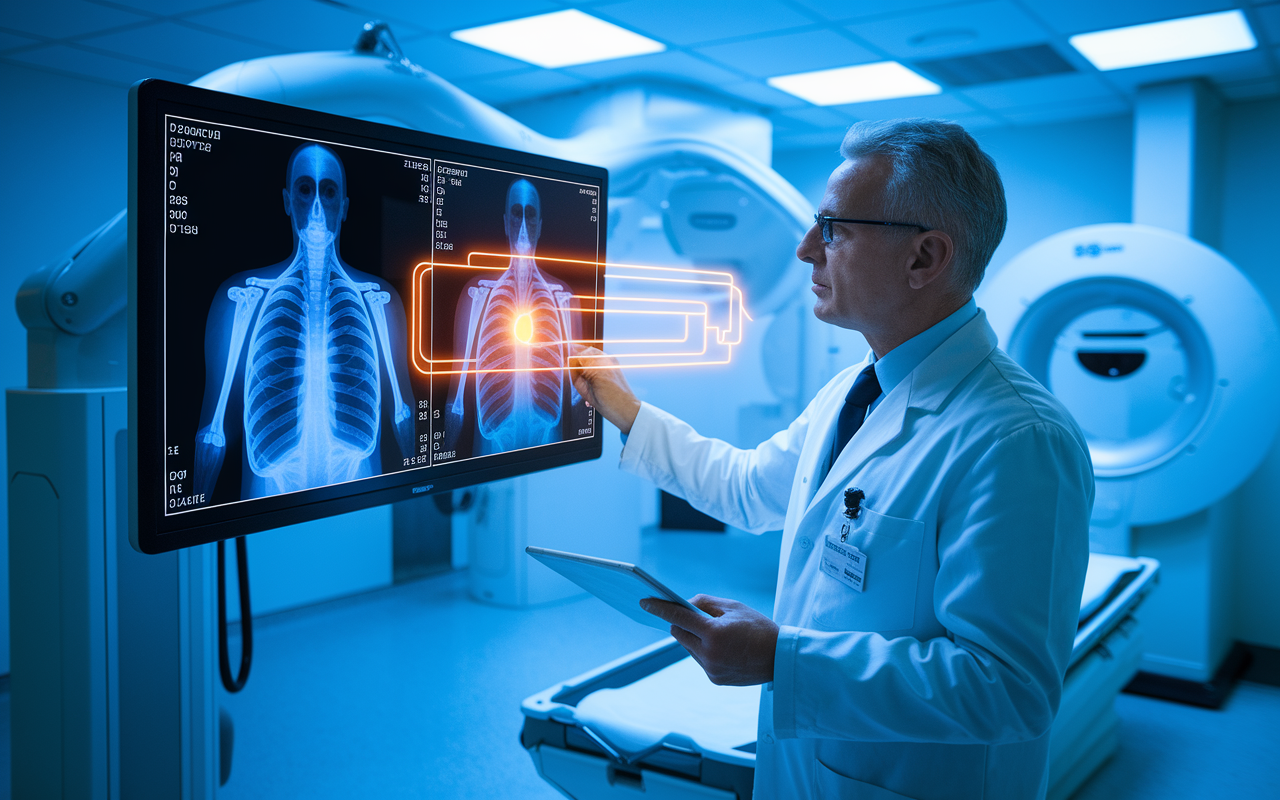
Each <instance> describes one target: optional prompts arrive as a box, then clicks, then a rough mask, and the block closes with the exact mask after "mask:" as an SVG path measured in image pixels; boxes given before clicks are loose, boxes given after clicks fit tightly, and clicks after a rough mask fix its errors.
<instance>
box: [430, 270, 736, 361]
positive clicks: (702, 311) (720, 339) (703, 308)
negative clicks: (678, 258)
mask: <svg viewBox="0 0 1280 800" xmlns="http://www.w3.org/2000/svg"><path fill="white" fill-rule="evenodd" d="M487 257H491V258H494V259H500V260H503V261H507V262H509V261H510V259H511V255H510V254H509V253H486V252H483V251H473V252H471V253H468V254H467V263H466V264H455V263H432V262H429V261H423V262H421V263H419V264H417V265H416V266H415V267H414V270H413V278H412V280H413V285H412V287H411V289H412V291H411V295H412V317H413V319H412V337H413V341H415V342H417V343H418V344H417V347H414V348H412V349H413V350H414V352H413V359H412V360H413V362H414V363H413V366H414V368H415V369H417V370H418V372H419V373H421V374H423V375H460V374H464V373H471V374H482V373H488V372H553V371H557V372H558V371H563V370H567V369H569V367H568V366H567V365H566V366H563V367H541V368H530V367H526V368H518V369H488V370H481V369H476V368H467V367H466V366H462V367H461V368H460V369H458V368H455V369H446V370H439V369H437V368H436V367H437V365H446V364H448V365H457V364H460V365H465V364H468V363H470V362H473V361H474V360H475V359H468V358H453V359H432V358H430V357H428V356H426V355H424V354H423V353H421V348H422V345H423V344H424V342H423V331H422V323H423V316H424V315H423V313H422V305H423V302H424V301H423V299H422V295H424V294H426V293H425V292H422V291H420V288H421V284H422V281H423V279H424V278H425V277H426V275H427V273H431V272H434V270H435V268H436V267H441V268H445V269H470V270H476V271H478V272H479V271H496V272H503V271H505V270H506V269H507V268H508V266H509V264H503V265H494V266H485V265H478V264H473V263H472V262H473V259H476V258H487ZM538 261H539V262H550V263H564V264H581V265H590V266H592V267H593V268H596V269H599V268H600V267H602V266H603V267H604V268H605V270H606V272H607V273H608V275H609V277H610V278H613V279H615V280H616V279H621V280H637V281H648V282H656V283H680V284H702V285H706V286H723V287H726V288H728V290H729V298H728V299H729V309H728V313H727V314H726V316H727V317H728V323H729V325H728V327H727V328H721V327H719V326H716V325H710V324H708V323H709V321H710V319H709V318H710V310H709V308H708V306H707V304H706V303H705V302H702V301H699V300H685V299H677V298H661V297H631V296H619V295H613V296H608V295H601V296H593V295H572V297H573V299H576V300H586V301H590V305H591V306H598V305H602V304H604V303H605V302H606V301H608V302H610V303H616V302H618V301H622V302H637V303H665V304H684V305H691V306H694V307H695V308H697V309H699V310H690V311H680V310H653V311H647V310H642V309H626V308H599V307H589V308H578V309H573V310H572V313H577V314H588V313H597V314H605V313H609V314H647V315H654V316H683V317H684V328H685V332H684V337H683V338H682V339H665V338H653V339H649V338H645V339H608V338H602V339H571V340H566V341H556V342H547V343H546V344H550V345H554V344H590V345H597V346H601V347H603V346H605V345H608V344H682V343H692V342H691V339H693V337H692V332H691V331H690V328H689V318H690V317H700V318H701V319H702V337H701V338H702V342H701V347H700V349H698V350H695V351H687V352H678V351H677V352H671V351H670V350H667V351H663V352H655V353H618V354H612V355H609V354H606V355H604V356H579V358H614V359H636V358H664V357H665V358H673V357H674V358H680V357H684V358H686V359H688V358H694V359H696V358H698V357H699V356H704V355H707V352H708V346H709V341H708V340H709V339H710V334H711V331H713V330H714V331H715V342H716V344H717V345H719V346H723V347H727V348H728V352H727V354H726V357H725V359H723V360H715V361H707V360H694V361H689V360H683V361H670V362H665V363H656V364H617V365H616V366H615V365H605V366H603V367H601V368H609V369H613V368H618V369H621V368H626V369H640V368H652V367H677V366H698V365H713V364H728V363H730V361H731V357H732V348H733V347H734V346H736V345H740V344H741V343H742V326H741V325H740V324H736V325H735V319H737V320H740V319H741V318H742V317H746V318H747V319H748V320H751V319H752V317H751V315H750V314H749V313H747V310H746V306H745V303H744V302H743V295H742V290H741V289H740V288H739V287H738V286H736V285H735V284H734V281H733V275H732V274H731V273H728V272H720V271H715V270H703V269H696V268H683V267H659V266H654V265H648V264H622V263H613V262H608V261H606V262H599V261H590V260H583V259H569V258H552V257H547V256H539V257H538ZM632 269H634V270H649V271H654V272H667V273H671V272H677V273H684V274H694V275H707V276H714V277H716V278H722V279H723V280H699V279H680V278H674V277H666V276H661V277H659V276H652V277H650V276H642V275H626V274H620V272H619V270H632ZM735 300H736V301H737V304H736V305H737V308H736V312H737V313H736V314H735V308H734V306H735V303H734V301H735ZM735 328H736V331H735ZM734 333H736V338H734V339H733V340H730V339H729V336H730V335H732V334H734ZM420 362H422V363H420ZM423 363H425V365H426V368H424V367H423Z"/></svg>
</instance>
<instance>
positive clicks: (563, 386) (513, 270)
mask: <svg viewBox="0 0 1280 800" xmlns="http://www.w3.org/2000/svg"><path fill="white" fill-rule="evenodd" d="M502 221H503V229H504V231H505V232H506V238H507V246H508V248H509V250H510V253H511V260H510V263H509V264H508V266H507V268H506V269H505V270H504V271H503V272H502V273H501V275H500V276H499V277H497V278H496V279H484V278H479V279H476V280H473V281H472V282H471V283H470V284H469V285H468V286H467V287H466V290H465V292H464V293H463V294H462V296H461V297H459V298H458V308H457V315H456V317H455V319H456V323H455V338H454V341H455V342H465V349H464V358H465V359H466V361H465V363H466V366H467V371H466V372H464V373H463V374H462V375H461V376H460V378H459V380H458V381H457V382H456V385H455V387H454V389H453V391H452V392H451V396H450V399H449V403H448V412H449V427H450V428H451V429H454V430H460V429H461V428H462V427H463V426H465V425H474V428H475V437H476V438H475V445H474V451H475V452H476V453H477V454H481V455H484V454H489V453H502V452H506V451H509V450H518V449H522V448H525V447H534V446H537V445H542V444H549V443H551V442H556V441H560V440H561V438H563V437H562V428H563V422H564V421H565V420H566V419H567V418H568V417H569V416H570V414H571V411H570V409H572V408H573V406H574V405H576V404H579V403H581V398H580V397H579V396H578V393H577V392H576V391H575V390H574V389H573V386H572V384H571V382H570V381H569V376H568V374H567V372H565V367H566V365H567V363H568V357H569V354H570V349H569V348H570V345H571V344H572V343H573V342H574V341H578V340H580V339H581V324H580V321H579V319H578V315H577V314H575V313H574V311H575V309H576V308H577V306H578V304H577V303H576V302H575V301H574V299H573V293H572V292H571V291H569V289H568V288H567V284H566V283H564V282H561V281H559V280H557V279H556V278H555V277H554V276H553V275H550V274H549V273H547V272H545V271H543V270H542V269H540V268H539V267H538V262H537V260H536V258H535V257H536V254H537V247H538V236H539V234H540V233H541V229H542V200H541V198H540V197H539V195H538V190H537V189H536V188H534V186H533V184H532V183H530V182H529V181H528V180H527V179H525V178H518V179H516V180H514V181H512V183H511V186H510V188H509V189H508V190H507V197H506V204H505V209H504V213H503V215H502ZM468 392H472V393H474V404H473V405H472V406H471V407H472V408H473V409H474V415H473V416H474V419H473V420H470V421H467V420H465V419H464V417H466V413H465V408H466V407H467V406H468V404H467V403H466V402H465V401H466V400H467V399H471V398H470V397H469V396H468Z"/></svg>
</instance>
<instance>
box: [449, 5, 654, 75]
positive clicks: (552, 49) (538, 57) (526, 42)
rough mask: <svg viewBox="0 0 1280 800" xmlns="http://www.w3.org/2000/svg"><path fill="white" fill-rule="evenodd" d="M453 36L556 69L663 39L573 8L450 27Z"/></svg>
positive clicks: (649, 48) (633, 51)
mask: <svg viewBox="0 0 1280 800" xmlns="http://www.w3.org/2000/svg"><path fill="white" fill-rule="evenodd" d="M449 35H450V36H452V37H453V38H454V39H457V40H458V41H460V42H466V43H467V44H473V45H475V46H476V47H483V48H485V49H486V50H492V51H493V52H495V53H501V54H502V55H504V56H511V57H512V58H518V59H520V60H521V61H527V62H529V63H530V64H536V65H538V66H539V67H546V68H548V69H556V68H558V67H569V66H573V65H575V64H590V63H592V62H595V61H609V60H612V59H615V58H626V57H628V56H639V55H644V54H646V53H660V52H662V51H663V50H665V49H666V45H664V44H662V43H661V42H656V41H654V40H653V39H650V38H648V37H645V36H641V35H640V34H638V33H634V32H632V31H629V30H627V29H626V28H620V27H618V26H617V25H614V24H612V23H609V22H605V21H604V20H602V19H598V18H596V17H593V16H591V15H590V14H584V13H583V12H581V11H578V10H577V9H568V10H566V11H556V12H554V13H551V14H539V15H538V16H536V17H525V18H523V19H513V20H510V21H508V22H498V23H494V24H493V25H481V26H480V27H478V28H467V29H466V30H461V31H454V32H453V33H451V34H449Z"/></svg>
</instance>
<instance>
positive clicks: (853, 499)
mask: <svg viewBox="0 0 1280 800" xmlns="http://www.w3.org/2000/svg"><path fill="white" fill-rule="evenodd" d="M866 498H867V493H866V492H864V491H862V490H861V489H859V488H858V487H857V486H850V487H849V488H848V489H845V490H844V515H845V517H847V518H849V519H857V518H858V515H859V514H861V513H862V501H863V500H865V499H866Z"/></svg>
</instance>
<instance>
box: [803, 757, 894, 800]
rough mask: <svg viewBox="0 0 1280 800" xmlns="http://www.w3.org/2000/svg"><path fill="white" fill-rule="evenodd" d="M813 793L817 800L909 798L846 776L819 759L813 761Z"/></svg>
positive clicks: (888, 799)
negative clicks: (814, 767)
mask: <svg viewBox="0 0 1280 800" xmlns="http://www.w3.org/2000/svg"><path fill="white" fill-rule="evenodd" d="M815 766H816V767H817V769H815V770H814V776H813V783H814V787H813V788H814V794H816V795H817V796H818V798H819V800H836V799H837V798H838V800H911V798H909V797H907V796H906V795H905V794H898V793H897V792H891V791H889V790H888V789H882V788H880V787H879V786H876V785H874V784H870V783H864V782H863V781H859V780H854V779H853V778H846V777H845V776H843V775H841V774H840V773H838V772H835V771H834V770H831V769H828V768H827V765H826V764H823V763H822V762H821V761H817V762H815Z"/></svg>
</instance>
